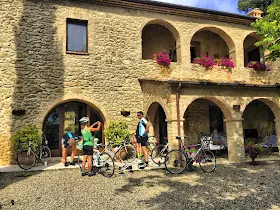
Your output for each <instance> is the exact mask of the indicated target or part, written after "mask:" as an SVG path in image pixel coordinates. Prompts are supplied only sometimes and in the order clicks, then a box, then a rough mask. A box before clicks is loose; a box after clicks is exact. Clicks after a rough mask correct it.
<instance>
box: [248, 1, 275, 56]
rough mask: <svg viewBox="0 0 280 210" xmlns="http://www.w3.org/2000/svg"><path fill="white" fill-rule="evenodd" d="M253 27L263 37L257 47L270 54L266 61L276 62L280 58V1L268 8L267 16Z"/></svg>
mask: <svg viewBox="0 0 280 210" xmlns="http://www.w3.org/2000/svg"><path fill="white" fill-rule="evenodd" d="M252 26H253V27H255V28H256V29H257V34H259V35H260V36H261V37H262V39H261V40H260V41H259V42H257V43H256V46H262V47H263V49H264V50H265V51H266V50H268V51H269V52H270V53H269V55H268V56H267V57H266V58H265V59H266V60H273V61H275V60H276V59H277V58H280V0H274V1H273V3H272V4H271V5H270V6H269V7H268V10H267V15H265V16H264V17H263V18H260V19H258V20H257V21H256V22H254V23H252Z"/></svg>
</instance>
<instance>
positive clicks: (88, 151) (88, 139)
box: [80, 117, 101, 176]
mask: <svg viewBox="0 0 280 210" xmlns="http://www.w3.org/2000/svg"><path fill="white" fill-rule="evenodd" d="M88 122H89V118H88V117H83V118H81V119H80V124H81V132H82V135H83V163H82V176H85V175H86V172H85V165H86V162H87V161H88V175H89V176H92V175H93V174H92V155H93V136H92V133H91V132H95V131H99V130H100V127H101V122H99V121H97V122H95V123H93V124H92V125H91V126H89V127H88ZM95 125H97V127H96V128H94V126H95Z"/></svg>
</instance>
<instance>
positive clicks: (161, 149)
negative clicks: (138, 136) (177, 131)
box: [152, 136, 189, 165]
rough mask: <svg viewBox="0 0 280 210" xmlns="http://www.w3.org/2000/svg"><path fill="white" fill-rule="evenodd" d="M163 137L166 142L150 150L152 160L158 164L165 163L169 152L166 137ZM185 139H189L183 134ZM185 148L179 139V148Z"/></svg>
mask: <svg viewBox="0 0 280 210" xmlns="http://www.w3.org/2000/svg"><path fill="white" fill-rule="evenodd" d="M164 139H165V141H166V142H167V143H166V144H165V145H164V144H159V145H157V146H156V147H155V148H154V149H153V151H152V160H153V162H154V163H156V164H158V165H161V164H165V162H166V156H167V154H168V152H169V147H168V139H167V138H166V137H165V138H164ZM185 139H187V140H189V137H188V136H185ZM185 149H186V147H185V144H184V142H183V141H182V140H180V145H179V150H185Z"/></svg>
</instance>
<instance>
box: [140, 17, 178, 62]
mask: <svg viewBox="0 0 280 210" xmlns="http://www.w3.org/2000/svg"><path fill="white" fill-rule="evenodd" d="M178 37H179V35H178V32H177V31H176V29H175V28H174V27H173V26H172V25H171V24H169V23H167V22H165V21H162V20H154V21H151V22H149V23H148V24H147V25H146V26H145V27H144V28H143V30H142V59H151V58H152V57H153V55H154V54H157V53H159V52H162V51H163V52H166V53H167V54H169V57H170V58H171V60H172V62H177V60H179V59H178V58H179V56H180V52H178V47H177V46H178V41H179V40H178Z"/></svg>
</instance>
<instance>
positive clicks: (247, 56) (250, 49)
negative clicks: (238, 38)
mask: <svg viewBox="0 0 280 210" xmlns="http://www.w3.org/2000/svg"><path fill="white" fill-rule="evenodd" d="M258 41H259V37H258V36H257V35H256V34H255V33H252V34H250V35H248V36H247V37H246V38H245V40H244V43H243V48H244V66H247V65H248V63H250V62H251V61H258V62H260V61H261V58H263V54H262V52H261V48H260V47H256V46H255V43H256V42H258Z"/></svg>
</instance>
